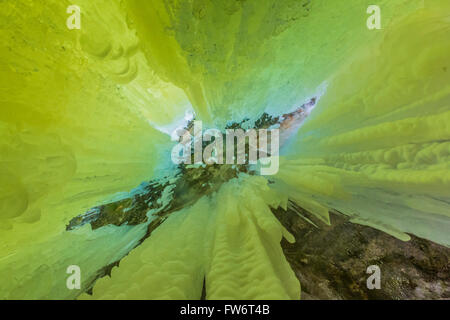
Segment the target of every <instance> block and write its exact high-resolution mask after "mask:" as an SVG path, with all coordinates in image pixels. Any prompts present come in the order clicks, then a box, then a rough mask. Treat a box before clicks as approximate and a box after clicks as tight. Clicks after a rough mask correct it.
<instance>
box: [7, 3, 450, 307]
mask: <svg viewBox="0 0 450 320" xmlns="http://www.w3.org/2000/svg"><path fill="white" fill-rule="evenodd" d="M372 2H374V1H368V0H345V1H338V0H335V1H329V0H257V1H256V0H221V1H219V0H179V1H177V0H151V1H143V0H122V1H119V0H116V1H111V0H95V1H92V0H77V1H62V0H52V1H50V0H48V1H31V0H29V1H27V0H20V1H13V0H7V1H1V2H0V26H1V28H0V34H1V39H2V41H1V45H0V46H1V49H0V70H1V73H0V74H1V76H0V100H1V106H0V135H1V140H0V182H1V183H0V283H1V286H0V298H75V297H77V296H78V295H79V294H80V292H75V291H70V290H68V289H67V288H66V282H65V279H66V278H67V274H66V272H65V271H66V268H67V266H69V265H73V264H75V265H79V266H80V268H81V270H82V272H83V275H84V276H85V277H86V278H87V279H93V277H94V273H95V271H96V270H98V269H100V268H101V267H103V266H105V265H108V264H109V263H111V262H113V261H116V260H117V259H118V258H121V257H123V256H125V255H126V254H127V253H128V251H129V248H130V247H132V246H134V245H135V244H136V243H135V242H136V239H138V238H139V237H140V236H142V234H144V233H145V226H136V227H130V226H121V227H116V226H108V227H104V228H102V229H99V230H96V231H95V232H94V231H93V230H91V229H90V226H89V225H86V226H85V227H83V228H81V229H79V230H76V231H74V232H66V228H65V226H66V224H67V223H68V221H69V220H70V219H71V218H73V217H74V216H77V215H78V214H80V213H82V212H85V211H86V210H88V209H89V208H91V207H93V206H95V205H98V204H99V203H104V202H108V201H110V200H111V199H112V198H114V197H115V196H116V195H117V193H118V192H127V191H130V190H131V189H133V188H135V187H137V186H138V185H139V184H140V183H141V182H143V181H145V180H149V179H151V178H152V177H154V176H157V175H158V174H159V173H160V170H162V169H161V168H167V166H168V165H169V164H170V163H169V162H170V159H169V158H168V153H167V151H168V150H169V149H170V148H171V145H172V143H171V141H170V136H169V135H167V134H166V133H164V132H163V131H164V130H161V128H166V127H170V126H171V125H172V124H173V123H175V122H177V121H179V120H180V119H182V118H183V117H184V115H185V112H186V110H194V111H195V114H196V116H197V118H198V119H201V120H202V121H203V122H204V123H206V124H208V125H210V126H215V127H218V128H222V127H224V126H225V124H226V123H227V122H228V121H230V120H235V121H240V120H242V119H243V118H245V117H249V118H250V119H257V118H258V117H259V116H260V115H261V114H262V113H263V112H268V113H270V114H283V113H286V112H290V111H292V110H293V109H295V108H296V107H297V106H299V105H301V104H302V103H303V102H305V101H307V100H308V99H309V98H311V97H313V96H320V100H319V101H318V104H317V106H316V108H315V109H314V111H313V113H312V114H311V115H310V117H309V119H308V120H307V122H306V123H305V124H304V125H303V126H302V127H301V129H300V130H299V132H298V133H297V135H296V137H295V138H294V141H292V142H291V143H290V145H289V147H288V148H285V149H284V150H283V151H284V152H283V154H282V159H281V164H280V171H279V173H278V174H277V175H276V176H274V177H272V178H273V179H274V180H275V181H276V183H274V184H273V185H272V184H271V185H269V184H268V183H267V179H266V178H264V177H256V176H255V177H241V178H239V179H237V180H233V181H230V182H229V183H227V184H226V185H224V186H223V187H222V188H221V189H220V190H219V191H218V192H217V193H216V194H214V195H213V196H211V197H208V198H206V197H204V198H202V199H200V200H199V201H197V202H196V203H195V204H194V205H193V206H190V207H188V208H184V209H182V210H180V211H179V212H177V213H175V214H174V215H173V216H171V217H170V218H169V219H167V220H166V221H165V222H164V223H163V224H162V225H161V226H160V227H159V228H158V229H157V230H156V231H155V233H154V234H152V236H151V237H150V238H148V239H147V240H146V241H144V243H143V244H142V245H140V246H139V247H137V248H136V249H134V250H133V251H131V253H130V254H129V255H128V256H126V257H125V258H124V259H123V262H122V263H121V265H120V267H118V268H114V269H113V273H112V277H111V278H109V277H106V278H102V279H101V280H99V281H98V282H97V284H96V285H95V287H94V290H93V292H94V295H93V296H88V295H86V294H84V295H82V297H83V298H90V297H91V298H92V297H94V298H146V299H147V298H178V299H182V298H192V299H198V298H199V297H200V294H201V291H202V286H203V279H204V278H206V292H207V295H208V296H207V298H210V299H215V298H245V299H253V298H292V299H295V298H298V297H299V296H300V286H299V284H298V281H297V279H296V278H295V276H294V275H293V273H292V270H290V267H289V265H288V264H287V262H286V260H285V259H284V256H283V253H282V251H281V249H280V247H279V242H280V240H281V237H282V236H283V235H284V236H285V237H287V238H290V235H289V234H287V232H286V231H285V230H284V229H283V228H282V227H281V225H280V224H279V222H278V221H277V220H276V219H275V218H274V216H273V215H272V214H271V212H270V209H269V206H275V207H276V206H284V205H285V204H286V201H287V197H289V198H290V199H294V200H295V201H296V202H297V203H299V204H300V205H301V206H302V207H304V208H306V209H307V210H309V211H311V212H312V213H314V214H315V215H317V216H318V217H320V218H321V219H323V221H326V222H327V221H328V211H329V210H330V209H336V210H339V211H340V212H343V213H344V214H346V215H349V216H350V217H351V218H352V221H353V222H355V223H360V224H365V225H369V226H373V227H375V228H378V229H380V230H383V231H385V232H388V233H390V234H391V235H393V236H395V237H398V238H400V239H402V240H408V239H409V236H408V233H410V234H415V235H417V236H419V237H423V238H426V239H429V240H431V241H434V242H437V243H440V244H444V245H447V246H449V245H450V236H449V230H450V210H449V201H450V188H449V187H450V171H449V167H450V161H449V159H450V158H449V157H450V142H449V138H450V125H449V123H450V62H449V61H450V60H449V57H450V3H449V1H447V0H429V1H428V0H425V1H424V0H410V1H403V0H377V1H376V4H377V5H378V6H380V8H381V17H382V29H381V30H368V28H367V26H366V20H367V18H368V15H367V13H366V9H367V7H368V6H369V5H370V4H372ZM71 4H76V5H78V6H79V7H80V8H81V10H82V11H81V12H82V14H81V29H80V30H68V29H67V26H66V19H67V18H68V14H67V13H66V8H67V7H68V6H69V5H71ZM272 178H271V179H272ZM86 281H87V280H86Z"/></svg>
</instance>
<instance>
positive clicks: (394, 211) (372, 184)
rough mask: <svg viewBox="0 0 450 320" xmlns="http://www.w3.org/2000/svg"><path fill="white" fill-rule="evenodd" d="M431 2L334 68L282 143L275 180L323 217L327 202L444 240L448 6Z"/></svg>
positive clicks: (448, 181)
mask: <svg viewBox="0 0 450 320" xmlns="http://www.w3.org/2000/svg"><path fill="white" fill-rule="evenodd" d="M430 3H431V2H430ZM440 4H441V5H442V7H439V6H429V7H428V6H427V7H425V8H424V9H422V10H418V11H417V12H416V13H414V14H412V15H410V16H408V17H407V18H406V19H402V20H401V21H399V22H398V24H396V25H394V26H392V27H391V28H389V29H388V30H386V31H385V32H384V34H383V36H382V37H380V39H379V40H378V41H375V42H373V43H371V44H370V45H368V46H367V47H366V48H364V49H362V52H361V54H360V55H359V56H358V58H355V59H352V60H351V61H350V63H349V64H347V65H345V66H343V67H342V70H341V71H340V72H338V73H337V74H336V76H335V77H334V78H333V79H332V80H331V81H330V85H329V87H328V90H327V92H326V93H325V95H323V96H322V98H321V100H320V102H319V105H318V106H317V109H316V110H315V112H314V113H313V114H312V115H311V118H310V119H309V121H308V122H307V123H306V124H305V125H304V126H303V127H302V128H301V129H300V131H299V133H298V135H297V140H296V141H295V142H294V143H293V144H292V145H291V146H289V148H287V153H289V154H290V155H289V156H288V157H287V159H286V162H285V163H284V164H283V165H281V170H280V172H279V175H278V176H279V178H280V179H281V180H283V181H284V182H286V183H287V184H288V185H289V187H288V189H289V190H290V191H289V192H290V193H291V195H292V196H293V197H294V198H297V199H298V200H299V202H300V204H303V206H306V207H310V208H311V209H312V210H313V211H315V212H316V213H317V215H318V216H321V217H324V220H325V221H326V219H327V213H328V209H329V208H335V209H338V210H340V211H342V212H344V213H346V214H348V215H350V216H352V218H353V221H354V222H356V223H361V224H365V225H370V226H374V227H376V228H379V229H381V230H383V231H386V232H389V233H391V234H392V235H394V236H396V237H398V238H400V239H403V240H408V239H409V236H408V235H407V234H406V233H413V234H415V235H418V236H420V237H424V238H427V239H430V240H433V241H435V242H438V243H441V244H445V245H450V237H449V233H448V230H450V210H449V202H450V171H449V169H450V142H449V139H450V72H449V69H448V68H449V67H448V66H449V59H448V56H449V53H450V37H449V30H450V29H449V27H450V26H449V19H450V11H449V10H448V9H449V6H448V3H447V4H444V2H442V3H440ZM444 8H446V9H447V10H444Z"/></svg>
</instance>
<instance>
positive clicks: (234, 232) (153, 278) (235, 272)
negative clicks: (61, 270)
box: [80, 176, 300, 299]
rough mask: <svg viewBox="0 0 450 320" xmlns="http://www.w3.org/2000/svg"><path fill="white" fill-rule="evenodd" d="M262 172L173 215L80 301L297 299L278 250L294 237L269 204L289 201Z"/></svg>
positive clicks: (294, 284) (295, 283) (297, 291)
mask: <svg viewBox="0 0 450 320" xmlns="http://www.w3.org/2000/svg"><path fill="white" fill-rule="evenodd" d="M286 201H287V198H286V197H281V196H280V195H278V194H277V193H276V192H275V191H273V190H270V189H269V187H268V186H267V181H266V179H264V178H262V177H251V176H241V177H240V178H239V179H233V180H231V181H230V182H228V183H227V184H225V185H224V186H223V188H221V189H220V191H219V192H218V193H217V194H215V195H213V196H212V197H211V198H209V197H208V198H207V197H204V198H202V199H201V200H200V201H198V202H197V203H196V204H195V205H193V206H192V207H189V208H186V209H183V210H180V211H178V212H176V213H174V214H172V215H171V216H170V217H169V218H168V219H167V220H166V221H165V222H164V223H163V224H162V225H161V226H160V227H159V228H157V229H156V230H155V231H154V232H153V233H152V235H151V236H150V238H148V239H147V240H146V241H145V242H144V243H143V244H142V245H141V246H139V247H138V248H136V249H135V250H133V251H132V252H131V253H130V255H128V256H127V257H125V258H124V259H123V260H122V262H121V263H120V266H119V267H115V268H114V269H113V270H112V273H111V278H109V277H105V278H103V279H101V280H99V281H98V282H97V283H96V285H95V287H94V290H93V296H92V297H91V296H89V295H87V294H85V295H83V296H82V297H80V298H81V299H91V298H94V299H199V298H200V297H201V294H202V288H203V279H205V283H206V298H207V299H298V298H300V285H299V283H298V280H297V278H296V277H295V275H294V273H293V271H292V269H291V267H290V266H289V264H288V263H287V261H286V259H285V257H284V255H283V252H282V250H281V247H280V241H281V238H282V236H285V237H286V238H287V239H288V240H289V241H293V237H292V235H290V234H289V233H288V232H287V231H286V230H285V229H284V228H283V226H282V225H281V224H280V222H278V220H277V219H276V218H275V216H274V215H273V213H272V212H271V211H270V208H269V207H270V206H271V207H274V208H276V207H278V206H280V205H282V206H286Z"/></svg>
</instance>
